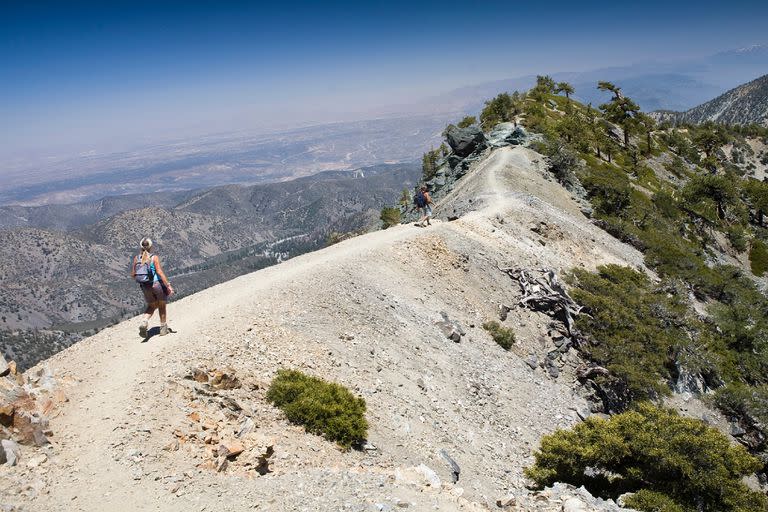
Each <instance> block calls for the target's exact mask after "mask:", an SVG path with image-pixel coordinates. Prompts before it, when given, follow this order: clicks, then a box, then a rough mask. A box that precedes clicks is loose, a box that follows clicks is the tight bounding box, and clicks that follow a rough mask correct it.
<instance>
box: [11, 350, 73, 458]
mask: <svg viewBox="0 0 768 512" xmlns="http://www.w3.org/2000/svg"><path fill="white" fill-rule="evenodd" d="M65 400H66V397H65V396H64V394H63V393H62V391H61V390H60V389H58V388H57V386H56V381H55V380H54V378H53V375H52V374H51V372H50V371H49V370H48V369H47V368H41V369H39V370H37V371H35V372H31V373H28V374H27V376H26V378H25V377H24V376H23V375H22V374H21V373H19V372H18V370H17V367H16V363H15V362H14V361H11V362H6V361H5V359H4V358H3V357H2V355H0V464H5V465H7V466H15V465H17V464H18V463H19V462H20V461H21V460H22V459H23V458H24V456H25V453H24V452H25V451H26V450H24V449H23V448H22V446H25V445H26V446H30V447H32V446H35V447H46V446H47V445H49V444H50V441H49V440H48V438H49V437H51V436H52V435H53V433H52V432H51V430H50V428H49V425H48V420H49V418H50V417H51V414H52V413H53V411H54V410H55V409H56V405H57V404H59V403H61V402H64V401H65ZM30 453H31V454H34V455H32V456H31V458H30V459H29V460H28V461H27V466H30V465H31V466H36V465H39V464H40V463H42V462H44V461H45V460H46V455H45V452H44V451H40V450H30Z"/></svg>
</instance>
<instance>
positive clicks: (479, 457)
mask: <svg viewBox="0 0 768 512" xmlns="http://www.w3.org/2000/svg"><path fill="white" fill-rule="evenodd" d="M540 158H541V157H540V156H539V155H537V154H536V153H533V152H532V151H530V150H527V149H524V148H514V149H513V148H505V149H502V150H497V151H495V152H493V153H492V154H491V155H490V156H489V157H488V158H486V159H485V160H483V161H481V162H479V163H478V164H477V165H476V166H475V167H474V168H473V169H472V170H471V171H470V172H469V173H468V175H467V176H466V177H465V178H464V179H463V180H462V181H460V182H459V183H458V184H457V187H456V189H455V190H454V191H453V192H452V193H451V194H450V195H449V196H448V197H447V198H446V199H445V200H444V201H443V202H442V203H441V204H440V205H438V208H437V210H436V211H437V214H438V215H440V212H441V210H444V209H446V207H447V206H446V205H449V204H450V205H455V204H459V203H460V204H466V205H469V206H468V211H467V214H466V215H464V216H462V217H461V218H460V219H458V220H456V221H454V222H445V221H443V222H441V221H439V220H437V221H435V222H434V224H433V226H432V227H430V228H425V229H420V228H415V227H413V225H404V226H397V227H394V228H390V229H387V230H385V231H378V232H374V233H370V234H367V235H363V236H359V237H356V238H353V239H351V240H347V241H345V242H342V243H339V244H337V245H334V246H331V247H329V248H326V249H323V250H321V251H317V252H315V253H311V254H306V255H303V256H300V257H297V258H293V259H291V260H288V261H286V262H284V263H282V264H279V265H276V266H274V267H270V268H268V269H265V270H261V271H259V272H256V273H253V274H249V275H246V276H242V277H240V278H237V279H234V280H232V281H230V282H227V283H223V284H221V285H218V286H216V287H213V288H211V289H208V290H205V291H203V292H200V293H198V294H195V295H192V296H189V297H186V298H184V299H182V300H179V301H178V302H172V303H171V304H170V306H169V325H170V326H171V327H172V329H173V330H174V331H175V332H174V333H172V334H170V335H168V336H165V337H159V336H153V337H151V338H150V339H149V340H148V341H147V342H146V343H141V342H140V338H139V337H138V334H137V327H138V323H137V319H134V320H131V321H126V322H123V323H121V324H119V325H116V326H114V327H111V328H108V329H106V330H104V331H102V332H100V333H98V334H97V335H95V336H93V337H91V338H88V339H85V340H83V341H82V342H80V343H78V344H76V345H75V346H73V347H71V348H69V349H67V350H65V351H63V352H62V353H60V354H57V355H56V356H55V357H53V358H51V359H50V360H48V361H46V362H45V363H43V365H45V366H48V367H50V368H51V369H52V370H53V371H54V373H55V374H56V377H57V379H59V381H60V382H62V385H63V386H64V387H65V391H66V394H67V396H68V398H69V401H68V402H67V403H66V404H64V405H63V406H62V408H61V409H60V414H59V415H58V416H57V417H56V418H54V419H53V420H52V422H51V423H52V424H51V427H52V430H53V431H54V433H55V435H54V437H53V438H52V440H53V441H54V444H53V446H52V447H49V448H48V449H47V450H46V451H45V453H47V455H48V461H47V462H45V463H43V464H42V465H40V466H39V467H35V468H31V467H25V465H24V463H23V461H22V464H21V467H18V468H6V467H2V468H0V481H2V482H1V483H2V485H0V489H2V490H0V504H3V503H9V504H12V505H19V506H22V507H25V508H24V510H41V511H47V510H84V511H100V510H114V511H122V510H125V511H128V510H131V511H135V510H163V511H175V510H184V511H185V512H188V511H190V510H217V511H224V510H250V509H259V510H396V509H397V508H398V506H402V504H403V503H408V504H410V506H411V507H412V509H415V510H428V509H433V507H435V506H437V507H438V508H440V509H441V510H486V509H491V508H493V507H495V500H496V499H498V498H500V497H501V496H503V495H505V494H507V493H509V492H523V490H522V487H523V483H524V482H523V478H522V469H523V467H524V466H525V465H526V464H528V463H530V461H531V450H532V449H533V448H535V446H536V444H537V442H538V439H539V438H540V436H541V435H542V434H543V433H546V432H550V431H551V430H553V429H554V428H556V427H558V426H560V427H566V426H569V425H572V424H573V423H575V422H576V421H578V417H577V416H576V412H575V409H576V408H577V407H583V406H584V405H585V403H584V401H583V400H582V399H581V398H580V397H579V396H578V395H577V393H576V392H575V390H574V387H573V383H572V370H573V366H575V364H576V363H577V362H578V361H576V360H573V361H570V362H568V363H567V364H566V365H565V366H564V367H563V369H562V375H561V376H560V377H559V378H557V379H554V378H551V377H549V376H548V375H547V374H546V372H545V371H544V370H543V369H541V368H532V367H530V366H529V364H526V362H525V360H526V358H528V359H530V358H531V357H542V356H543V355H545V354H546V352H547V350H549V348H548V346H547V343H551V341H550V340H549V338H548V337H547V331H548V329H547V324H548V319H547V318H546V317H544V316H542V315H539V314H536V313H531V312H527V311H517V310H515V311H513V312H512V313H510V318H509V319H508V320H507V324H508V325H509V326H511V327H513V328H514V329H515V331H516V334H517V338H518V344H517V346H516V347H515V348H514V349H513V350H512V351H510V352H505V351H503V350H502V349H500V347H498V346H496V345H495V344H494V343H493V342H492V341H491V340H490V338H489V337H488V335H487V333H485V331H483V330H482V329H481V328H479V326H480V325H481V324H482V322H483V321H485V320H487V319H491V318H495V316H496V314H497V313H496V311H497V310H496V308H497V305H498V304H499V303H501V302H505V303H514V301H515V300H514V297H515V296H516V295H515V294H516V293H517V288H516V285H515V283H513V282H511V281H510V280H509V279H508V278H506V277H505V276H503V275H501V274H500V273H499V272H498V271H497V270H496V265H498V264H499V263H500V262H506V263H514V264H517V265H520V266H525V267H529V268H540V267H543V266H546V267H549V268H555V269H558V270H566V269H569V268H572V267H573V266H576V265H581V266H586V267H590V268H591V267H594V266H595V265H597V264H600V263H604V262H623V263H626V264H632V265H640V264H641V261H642V259H641V257H640V255H639V254H638V253H637V252H636V251H634V250H632V249H631V248H629V247H627V246H624V245H622V244H619V243H617V242H616V241H615V240H614V239H612V238H610V237H609V236H608V235H606V234H605V233H603V232H602V231H600V230H599V229H597V228H595V227H594V226H592V225H591V224H590V223H589V222H588V219H586V218H584V217H583V216H582V215H581V213H580V212H579V210H578V206H577V205H576V203H575V202H574V201H573V200H571V199H570V197H569V196H568V194H567V193H566V192H565V191H564V190H563V189H562V188H561V187H560V186H559V185H557V184H556V183H554V182H552V181H551V180H548V179H547V176H546V173H544V172H542V171H541V170H540V169H539V168H540V165H539V164H538V163H537V160H539V159H540ZM542 221H544V222H545V223H546V225H547V228H546V229H545V230H544V231H542V230H538V231H537V232H533V231H531V227H532V226H538V225H539V223H540V222H542ZM441 311H442V312H446V313H447V314H448V315H450V317H451V318H452V319H455V320H457V321H459V322H460V323H461V324H462V325H463V326H464V328H465V329H466V331H467V334H466V335H465V336H464V337H463V338H462V341H461V342H460V343H453V342H451V341H449V340H446V339H445V337H444V336H443V335H441V333H440V331H439V329H437V328H436V327H435V322H436V321H437V320H440V318H441V317H440V312H441ZM155 320H156V319H155ZM155 325H156V324H155ZM569 357H570V358H572V359H573V358H574V357H576V356H575V355H573V354H571V355H569ZM225 366H229V367H232V368H234V369H235V370H236V371H237V374H238V375H240V376H241V377H243V378H244V379H252V380H253V381H254V382H260V383H266V382H268V381H269V379H271V378H272V377H273V376H274V373H275V371H276V370H277V369H278V368H281V367H290V368H300V369H302V370H303V371H306V372H308V373H312V374H315V375H319V376H322V377H324V378H328V379H332V380H335V381H339V382H342V383H343V384H345V385H347V386H349V387H351V388H353V389H354V390H355V391H356V392H358V393H360V394H362V395H363V396H364V397H365V399H366V401H367V403H368V415H367V416H368V419H369V422H370V424H371V428H370V435H369V441H371V442H372V443H373V444H374V445H375V446H376V450H373V451H352V452H347V453H345V452H342V451H340V450H339V449H337V448H336V447H335V446H334V445H333V444H331V443H329V442H327V441H325V440H323V439H322V438H319V437H317V436H312V435H309V434H306V433H304V432H303V430H302V429H300V428H298V427H295V426H292V425H289V424H288V423H287V422H286V421H285V420H284V418H282V416H281V414H280V413H279V411H276V410H275V409H274V408H272V407H271V406H270V405H269V404H268V403H267V402H266V401H265V400H264V398H263V394H264V385H263V384H262V385H261V386H253V387H251V388H249V389H250V391H246V390H245V386H244V389H243V390H238V391H237V392H234V393H235V394H233V395H232V396H234V397H235V398H236V399H237V400H238V401H239V402H240V403H241V404H243V411H242V412H241V413H240V414H241V417H240V418H238V419H237V420H231V422H232V423H233V428H235V427H237V425H239V424H240V422H241V421H242V420H243V417H244V416H245V415H246V413H247V416H248V417H250V418H252V419H253V421H254V422H255V424H256V428H257V431H258V432H259V433H260V434H263V435H265V436H271V437H272V438H273V439H275V440H276V441H275V450H276V455H275V458H274V460H273V463H272V473H269V474H268V475H266V476H263V477H258V476H257V477H254V476H253V475H252V474H244V473H238V472H237V470H236V467H237V466H236V465H235V467H234V468H233V469H232V470H228V471H224V472H222V473H216V472H215V471H212V470H209V469H204V468H201V467H199V466H200V465H201V463H202V462H203V460H204V458H203V455H202V451H203V447H200V448H199V449H197V448H194V447H193V446H191V445H188V446H185V447H183V448H184V449H181V450H178V451H166V450H164V449H163V447H164V446H166V445H167V444H168V443H169V442H170V441H172V440H173V439H174V431H179V430H182V431H184V432H188V431H191V430H192V429H194V428H198V427H197V426H196V425H195V424H193V423H192V422H190V421H189V419H188V415H189V413H190V412H191V411H195V410H199V411H204V412H205V413H206V414H209V412H210V407H211V406H210V402H211V400H210V397H205V396H201V395H194V393H193V392H194V389H192V388H191V387H190V386H191V385H190V384H189V382H190V381H187V380H185V379H184V377H185V375H187V374H188V373H189V370H190V369H191V368H194V367H206V368H222V367H225ZM33 370H34V369H33ZM569 372H571V373H569ZM185 386H186V387H185ZM190 389H192V391H190ZM190 393H191V395H190ZM190 396H192V398H190ZM214 398H215V397H214ZM206 400H207V402H206ZM206 407H207V408H208V409H205V408H206ZM210 414H216V415H218V416H216V417H222V418H223V417H224V416H223V415H222V414H221V412H210ZM222 421H225V422H226V421H229V420H222ZM195 450H197V451H195ZM441 450H444V451H445V453H449V454H450V455H451V457H452V458H454V459H455V460H457V461H458V462H459V464H460V465H461V467H462V478H461V479H460V481H459V482H458V483H457V484H452V483H451V470H450V467H449V465H448V464H447V462H446V460H445V458H444V456H443V455H441ZM421 464H423V465H425V466H426V467H428V468H429V469H430V471H434V476H435V478H439V479H440V482H441V483H440V484H439V485H435V482H434V481H432V483H431V485H430V483H429V481H430V478H428V477H427V476H424V472H423V470H416V469H414V468H418V467H420V465H421ZM398 504H400V505H398Z"/></svg>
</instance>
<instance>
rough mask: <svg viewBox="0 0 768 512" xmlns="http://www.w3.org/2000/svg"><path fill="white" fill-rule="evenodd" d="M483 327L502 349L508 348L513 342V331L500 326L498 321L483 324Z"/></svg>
mask: <svg viewBox="0 0 768 512" xmlns="http://www.w3.org/2000/svg"><path fill="white" fill-rule="evenodd" d="M483 329H485V330H486V331H488V333H489V334H490V335H491V338H493V341H495V342H496V343H498V344H499V346H501V348H503V349H504V350H509V349H510V348H512V345H514V344H515V333H514V331H513V330H512V329H508V328H506V327H502V326H501V325H499V322H495V321H491V322H485V323H484V324H483Z"/></svg>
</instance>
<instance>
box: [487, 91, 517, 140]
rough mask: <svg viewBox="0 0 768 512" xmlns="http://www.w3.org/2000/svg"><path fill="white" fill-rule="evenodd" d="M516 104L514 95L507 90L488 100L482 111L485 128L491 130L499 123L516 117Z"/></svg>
mask: <svg viewBox="0 0 768 512" xmlns="http://www.w3.org/2000/svg"><path fill="white" fill-rule="evenodd" d="M514 106H515V105H514V102H513V100H512V96H510V95H509V94H508V93H506V92H503V93H501V94H499V95H498V96H496V97H495V98H493V99H491V100H488V101H486V102H485V107H483V111H482V112H481V113H480V122H481V123H482V124H483V130H485V131H489V130H491V129H492V128H493V127H494V126H496V125H497V124H499V123H502V122H509V121H512V120H513V119H514Z"/></svg>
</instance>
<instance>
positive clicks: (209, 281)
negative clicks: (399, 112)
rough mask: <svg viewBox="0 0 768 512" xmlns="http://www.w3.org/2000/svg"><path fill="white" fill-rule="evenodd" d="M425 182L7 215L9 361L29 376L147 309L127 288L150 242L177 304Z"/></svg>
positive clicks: (0, 300) (161, 197) (14, 210)
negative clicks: (141, 244) (133, 261)
mask: <svg viewBox="0 0 768 512" xmlns="http://www.w3.org/2000/svg"><path fill="white" fill-rule="evenodd" d="M420 174H421V169H420V167H419V166H417V165H416V164H415V163H411V164H389V165H387V164H382V165H377V166H371V167H366V168H362V169H357V170H353V171H326V172H321V173H319V174H316V175H313V176H309V177H305V178H299V179H295V180H291V181H282V182H277V183H269V184H263V185H251V186H243V185H227V186H222V187H216V188H212V189H205V190H201V191H197V192H179V193H170V194H169V193H154V194H144V195H140V196H136V195H133V196H118V197H107V198H104V199H101V200H98V201H92V202H86V203H79V204H72V205H50V206H36V207H21V206H14V207H3V208H1V209H0V212H2V215H0V218H2V219H4V221H3V224H2V225H1V226H0V258H1V259H2V261H3V262H4V263H3V265H2V267H0V279H2V281H3V282H4V283H5V284H6V286H4V287H3V289H2V290H0V310H2V312H3V314H2V319H0V322H2V323H0V350H2V351H4V352H5V353H6V354H8V355H9V357H12V358H14V359H16V360H17V361H18V362H19V363H20V364H21V365H22V366H24V367H26V366H29V365H31V364H33V363H34V362H36V361H38V360H40V359H44V358H46V357H49V356H50V355H51V354H53V353H55V352H56V351H58V350H60V349H61V348H63V347H64V346H66V345H68V344H71V343H72V342H74V341H76V340H77V339H79V337H80V336H81V335H82V333H84V332H92V331H93V330H96V329H98V328H101V327H103V326H105V325H108V324H109V323H112V322H115V321H117V320H118V319H120V318H123V317H125V316H131V315H133V314H135V313H137V312H138V311H139V309H140V308H141V307H142V304H143V302H142V301H143V299H142V297H141V294H140V293H139V291H138V290H137V289H136V285H135V283H133V282H132V281H131V280H130V278H129V277H128V269H129V260H130V257H131V256H132V255H133V254H134V253H135V252H136V245H137V243H138V240H140V239H141V238H142V237H143V236H147V235H149V236H151V237H152V238H153V239H154V240H155V242H156V245H157V248H158V251H159V254H161V255H162V258H163V264H164V266H165V267H166V270H167V272H168V274H169V276H170V278H171V279H172V281H173V283H174V287H175V288H176V290H177V292H178V293H179V297H181V296H184V295H188V294H191V293H195V292H197V291H200V290H202V289H205V288H207V287H210V286H212V285H214V284H218V283H220V282H224V281H227V280H229V279H232V278H234V277H237V276H239V275H242V274H245V273H248V272H251V271H253V270H257V269H259V268H264V267H266V266H269V265H273V264H275V263H277V262H279V261H281V260H283V259H285V258H289V257H291V256H295V255H297V254H301V253H304V252H307V251H310V250H314V249H317V248H319V247H323V246H325V245H326V244H327V243H328V241H329V237H330V236H331V235H332V234H333V233H348V232H356V231H358V230H364V229H367V228H368V227H369V226H371V225H372V224H376V223H377V219H378V216H379V212H380V210H381V208H382V207H383V206H384V205H387V204H391V203H393V202H394V201H395V200H396V199H397V198H398V197H399V195H400V193H401V192H402V190H403V188H405V187H412V186H413V185H414V184H415V182H416V180H417V179H418V177H419V176H420Z"/></svg>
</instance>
